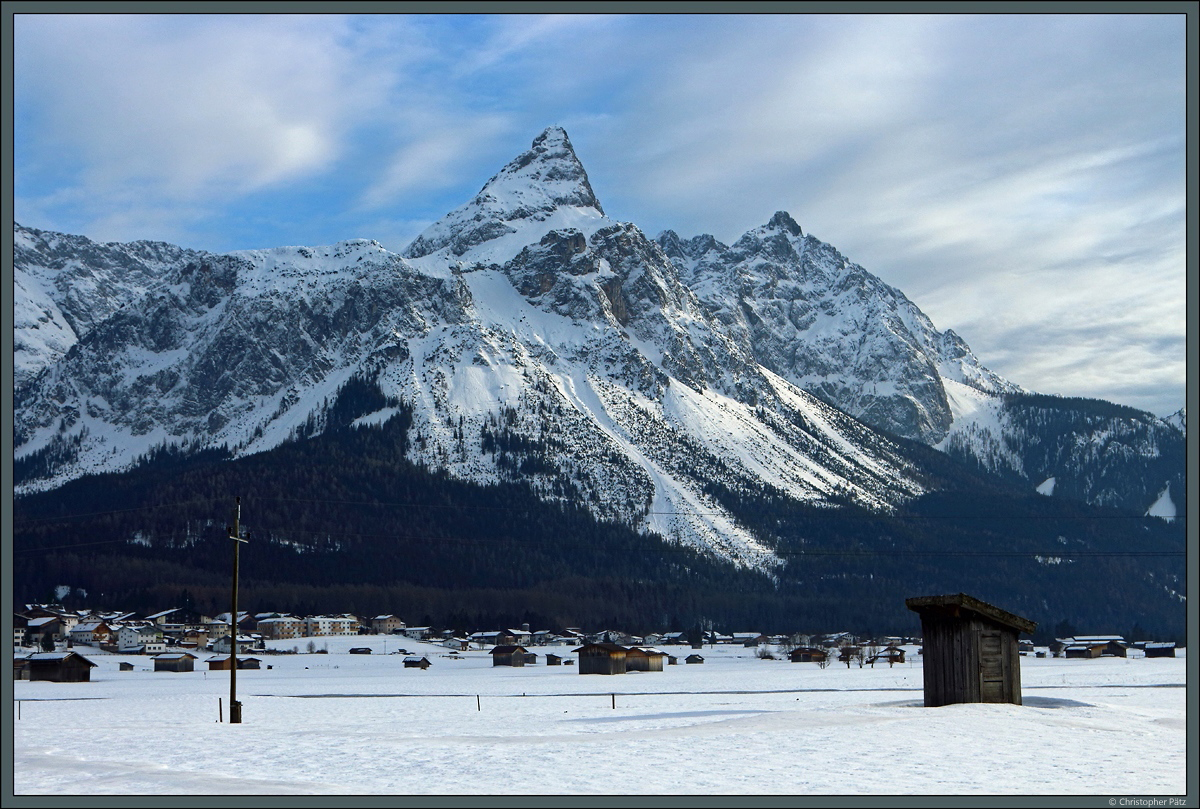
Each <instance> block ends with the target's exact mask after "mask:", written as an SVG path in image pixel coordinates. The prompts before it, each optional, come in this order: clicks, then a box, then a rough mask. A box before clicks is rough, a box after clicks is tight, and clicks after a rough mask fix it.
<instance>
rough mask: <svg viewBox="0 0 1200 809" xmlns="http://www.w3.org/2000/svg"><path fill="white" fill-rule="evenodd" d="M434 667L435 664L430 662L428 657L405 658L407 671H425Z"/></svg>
mask: <svg viewBox="0 0 1200 809" xmlns="http://www.w3.org/2000/svg"><path fill="white" fill-rule="evenodd" d="M432 665H433V664H432V663H430V662H429V658H428V657H416V656H411V657H406V658H404V668H406V669H420V670H421V671H424V670H425V669H427V668H429V667H430V666H432Z"/></svg>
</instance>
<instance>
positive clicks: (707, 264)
mask: <svg viewBox="0 0 1200 809" xmlns="http://www.w3.org/2000/svg"><path fill="white" fill-rule="evenodd" d="M658 241H659V243H660V244H661V245H662V246H663V249H664V250H665V251H666V252H667V254H668V255H670V256H671V257H672V259H674V261H675V262H676V263H677V265H678V266H679V267H680V270H681V272H682V273H683V274H684V277H685V278H686V280H687V284H688V286H690V287H691V288H692V289H693V290H695V292H696V294H697V295H698V296H699V298H700V300H701V301H702V303H703V305H704V308H705V310H706V311H707V312H708V313H709V314H710V315H711V316H713V317H715V318H716V319H718V320H719V321H720V322H721V323H722V324H723V325H724V326H725V327H726V329H728V331H729V332H730V334H731V335H732V336H733V338H734V339H735V340H736V341H737V342H738V344H739V345H740V346H741V347H743V348H744V349H745V350H746V351H747V352H748V353H749V354H750V355H752V356H753V357H754V359H755V360H756V361H757V362H759V363H761V364H762V365H763V366H764V367H766V368H770V369H771V370H772V371H775V372H776V373H778V374H780V375H781V376H783V377H785V378H786V379H788V380H789V381H790V382H792V383H793V384H795V385H798V386H799V387H801V388H803V389H805V390H807V391H810V392H811V393H814V394H815V395H817V396H819V397H820V398H821V399H823V400H825V401H827V402H829V403H831V404H833V405H835V406H837V407H838V408H840V409H842V410H844V411H845V412H847V413H849V414H851V415H852V416H854V417H856V418H858V419H861V420H862V421H864V422H866V423H867V424H870V425H872V426H874V427H879V428H881V429H885V430H888V431H889V432H892V433H895V434H897V435H902V436H905V437H907V438H913V439H916V440H919V441H922V442H924V443H928V444H934V443H937V442H938V441H941V440H942V439H943V438H945V436H946V434H947V433H948V431H949V430H950V427H951V423H952V422H953V415H952V412H951V407H950V402H949V400H948V398H947V395H946V391H945V388H944V385H943V380H951V381H954V382H957V383H959V384H963V385H968V386H970V387H972V388H975V389H977V390H980V391H983V392H985V393H989V394H1002V393H1016V392H1019V391H1021V388H1020V387H1019V386H1017V385H1015V384H1013V383H1011V382H1009V381H1007V380H1005V379H1003V378H1002V377H1000V376H999V375H997V374H995V373H993V372H991V371H989V370H988V369H987V368H984V367H983V366H982V365H981V364H980V362H979V360H978V359H976V358H975V356H974V355H973V354H972V353H971V349H970V348H968V347H967V344H966V343H964V342H963V341H962V339H961V338H959V336H958V335H957V334H955V333H954V332H953V331H949V330H948V331H946V332H939V331H937V330H936V329H935V328H934V327H933V323H931V322H930V320H929V318H928V317H926V316H925V314H924V313H923V312H921V310H920V309H918V308H917V306H916V305H915V304H913V303H912V302H911V301H909V300H908V298H906V297H904V294H903V293H901V292H900V291H899V290H898V289H895V288H893V287H890V286H888V285H887V284H885V283H883V281H881V280H879V279H878V278H877V277H875V276H874V275H871V274H870V273H869V272H867V271H866V270H864V269H863V268H862V267H860V266H859V265H857V264H854V263H852V262H850V261H849V260H847V259H846V258H845V257H844V256H843V255H842V254H841V253H839V252H838V251H837V250H836V249H834V248H833V247H832V246H830V245H828V244H826V243H824V242H822V241H820V240H818V239H816V238H814V237H813V236H812V235H811V234H809V235H805V234H804V233H803V232H802V230H801V228H800V226H799V225H798V224H796V222H795V220H793V219H792V217H791V216H789V215H788V214H787V213H786V212H784V211H780V212H778V213H776V214H775V215H774V216H773V217H772V218H771V220H770V221H769V222H768V223H767V224H765V225H763V226H762V227H759V228H755V229H754V230H751V231H750V232H749V233H747V234H745V235H744V236H742V237H741V238H740V239H738V240H737V242H735V243H734V244H733V246H732V247H726V246H725V245H723V244H721V243H720V242H718V241H717V240H716V239H714V238H713V237H712V236H709V235H702V236H697V237H694V238H692V239H688V240H683V239H681V238H679V236H678V235H676V234H675V233H674V232H673V231H666V232H664V233H662V234H660V235H659V237H658Z"/></svg>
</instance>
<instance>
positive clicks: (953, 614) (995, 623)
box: [904, 593, 1037, 708]
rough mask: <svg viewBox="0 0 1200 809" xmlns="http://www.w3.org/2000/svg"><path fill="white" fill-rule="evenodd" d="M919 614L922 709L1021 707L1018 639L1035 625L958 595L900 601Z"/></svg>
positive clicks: (986, 604) (1031, 630)
mask: <svg viewBox="0 0 1200 809" xmlns="http://www.w3.org/2000/svg"><path fill="white" fill-rule="evenodd" d="M904 603H905V604H906V605H907V606H908V608H909V609H910V610H913V611H914V612H916V613H918V614H919V615H920V616H921V631H922V634H923V635H924V650H925V653H924V654H923V655H922V659H923V664H922V665H923V670H924V679H925V706H926V707H929V708H932V707H936V706H939V705H952V704H955V703H960V702H1007V703H1012V704H1014V705H1020V704H1021V657H1020V655H1019V654H1018V651H1017V636H1018V635H1019V634H1020V633H1021V632H1033V630H1034V629H1036V628H1037V624H1036V623H1035V622H1033V621H1030V620H1028V619H1027V618H1022V617H1020V616H1018V615H1014V614H1012V613H1011V612H1007V611H1006V610H1002V609H1000V608H999V607H996V606H993V605H992V604H988V603H986V602H983V601H980V600H979V599H977V598H974V597H972V596H969V595H967V594H966V593H958V594H956V595H945V596H921V597H918V598H909V599H907V600H905V602H904Z"/></svg>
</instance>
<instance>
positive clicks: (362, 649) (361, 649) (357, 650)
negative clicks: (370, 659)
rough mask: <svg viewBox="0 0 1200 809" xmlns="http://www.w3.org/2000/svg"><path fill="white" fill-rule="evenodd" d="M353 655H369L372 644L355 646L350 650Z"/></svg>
mask: <svg viewBox="0 0 1200 809" xmlns="http://www.w3.org/2000/svg"><path fill="white" fill-rule="evenodd" d="M349 653H350V654H352V655H369V654H370V653H371V647H370V646H355V647H354V648H353V649H351V650H350V652H349Z"/></svg>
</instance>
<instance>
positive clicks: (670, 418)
mask: <svg viewBox="0 0 1200 809" xmlns="http://www.w3.org/2000/svg"><path fill="white" fill-rule="evenodd" d="M14 227H15V229H16V231H17V233H18V243H19V245H22V250H23V252H20V253H19V265H18V271H19V272H18V276H19V279H20V280H21V281H23V282H24V285H23V286H21V285H20V284H19V285H18V293H19V295H23V296H24V297H23V298H20V300H19V305H18V312H19V314H20V315H21V316H22V317H19V318H18V338H19V339H18V355H19V359H20V362H19V363H18V364H19V365H20V366H21V367H22V369H23V370H22V375H21V377H20V380H19V382H18V391H17V396H16V405H17V406H16V408H15V409H16V411H17V427H16V436H15V438H16V442H15V443H16V456H17V458H18V459H19V460H20V459H29V458H31V457H33V456H35V455H38V454H39V453H40V454H41V455H40V456H39V457H40V458H41V459H43V460H44V461H45V462H44V463H43V464H42V468H44V470H45V471H46V472H47V474H45V475H42V476H41V477H34V478H29V479H26V480H24V481H21V486H22V487H23V488H22V489H21V491H32V490H35V489H38V488H49V487H53V486H55V485H58V484H59V483H61V482H62V481H65V480H67V479H70V478H71V477H73V476H77V475H79V474H85V473H94V472H99V471H111V470H116V469H121V468H128V467H129V465H131V464H133V463H135V462H136V461H137V459H138V458H140V457H144V456H145V455H147V454H148V453H150V452H152V451H156V450H158V449H161V448H163V447H168V446H172V445H176V446H181V447H207V448H219V447H226V448H228V450H229V451H230V452H231V453H232V454H234V455H245V454H250V453H254V452H259V451H263V450H266V449H269V448H270V447H273V446H278V445H279V443H280V442H282V441H286V440H289V439H291V438H294V437H296V436H297V435H298V434H299V433H300V432H303V431H305V430H308V429H312V428H311V426H308V425H312V424H315V423H317V422H319V421H320V418H321V412H322V408H323V407H324V406H325V405H323V404H322V403H323V402H328V401H329V400H332V399H334V398H336V395H337V393H338V391H339V390H340V389H341V387H342V386H343V385H345V384H346V383H347V381H348V380H350V379H351V378H352V377H355V376H356V375H365V376H366V377H367V378H370V379H373V380H376V381H377V382H378V383H379V384H380V386H381V390H383V392H384V394H385V395H386V396H387V397H391V398H394V399H402V400H404V401H406V402H408V403H410V404H411V405H412V406H413V407H414V408H415V413H416V415H415V417H414V425H415V433H414V434H415V436H416V440H415V441H414V442H413V449H412V453H413V457H414V459H416V460H418V461H419V462H421V463H424V464H427V465H429V466H430V467H431V468H445V469H448V470H451V471H452V472H454V473H455V474H459V475H462V476H465V477H466V478H467V479H472V480H480V481H491V480H500V479H503V478H504V476H505V475H508V474H509V472H507V471H505V470H503V469H501V468H499V467H497V466H496V461H495V458H489V457H485V456H487V453H486V452H483V443H484V437H485V435H486V434H487V432H488V430H489V429H492V428H493V427H497V426H498V425H496V424H495V423H494V421H495V420H497V419H499V418H500V417H501V415H502V414H506V413H510V412H511V413H513V414H514V415H513V416H512V417H511V423H509V424H506V425H505V426H506V429H508V430H509V432H510V433H512V434H515V435H520V436H522V437H523V438H522V440H526V441H539V442H541V443H542V444H543V445H545V446H551V444H550V443H547V439H546V438H545V436H547V435H549V436H551V440H552V441H558V443H559V445H560V446H556V447H553V449H554V458H555V460H554V461H553V464H552V465H553V466H555V470H556V471H555V472H554V474H548V475H543V476H542V478H544V479H539V478H538V476H537V475H536V474H535V475H532V476H531V480H532V482H533V485H534V486H535V488H538V487H541V490H543V491H544V492H545V493H546V496H548V497H553V496H564V495H562V494H561V492H562V491H563V490H564V486H565V485H566V484H564V483H563V479H564V478H566V479H569V480H571V481H572V483H571V486H572V487H574V489H573V492H572V494H571V496H579V497H583V498H585V499H591V500H592V501H593V502H594V503H595V504H596V505H595V506H594V508H595V511H596V513H597V515H598V516H604V517H606V518H620V519H624V520H627V521H629V522H630V523H631V524H634V525H641V526H642V527H643V529H644V530H654V531H656V532H665V533H666V535H674V536H676V537H677V538H681V537H690V540H689V541H694V542H696V543H698V544H699V545H701V546H706V547H715V546H717V545H720V544H721V543H725V544H726V545H728V544H729V543H728V542H727V541H726V538H728V537H734V538H735V540H736V541H734V542H733V545H735V546H737V548H736V550H734V549H731V548H732V547H733V546H730V548H726V550H725V551H722V552H723V553H727V554H732V555H733V556H738V555H739V554H740V555H741V556H740V557H739V558H743V557H744V560H758V562H760V563H762V564H764V565H767V566H768V567H769V566H770V565H771V564H773V563H772V562H770V561H769V559H770V553H769V550H768V549H765V548H763V547H760V546H759V545H757V544H756V542H755V541H753V540H752V538H751V537H749V535H748V534H747V533H746V531H745V530H744V529H743V528H740V527H739V526H737V525H736V520H731V518H730V516H729V515H728V514H725V515H720V516H719V517H714V518H713V519H712V520H709V521H708V522H707V523H706V522H705V521H703V520H701V521H698V522H697V521H692V524H689V525H686V526H679V525H670V524H667V522H668V521H663V520H656V519H650V518H649V517H648V513H649V512H650V511H657V510H661V509H656V508H652V507H653V506H655V504H656V503H657V504H658V505H663V504H664V503H676V504H677V505H680V506H684V507H686V508H684V509H683V510H686V511H688V512H697V513H698V512H702V511H704V510H705V508H709V507H710V506H711V505H712V503H711V502H710V499H706V497H707V496H706V495H704V494H703V492H704V488H705V486H706V485H708V483H709V482H714V481H716V480H718V479H720V480H724V481H725V483H723V484H722V485H727V484H731V483H732V485H734V486H735V488H738V487H740V488H743V489H744V488H746V487H750V486H752V485H754V484H753V483H752V481H756V480H759V481H770V482H771V483H772V484H773V485H775V484H781V485H782V486H783V488H784V490H786V491H789V492H790V493H791V496H793V497H796V498H798V499H801V500H813V499H814V498H815V500H816V501H820V500H822V499H829V498H832V497H833V496H834V493H835V492H836V493H837V496H838V497H842V496H844V495H845V493H847V492H849V493H850V494H851V495H852V496H853V499H856V500H857V501H859V502H862V503H864V504H869V505H871V506H872V507H874V508H883V509H887V508H894V507H895V506H896V505H898V504H899V503H901V502H903V501H904V500H906V499H907V498H911V497H913V496H915V495H916V494H918V493H919V492H920V491H922V488H921V485H920V484H919V483H918V482H917V478H916V477H914V473H913V470H912V468H911V464H910V463H908V462H906V461H904V460H903V458H902V453H899V452H898V451H897V450H896V449H895V448H894V447H893V446H891V444H890V443H889V440H888V439H887V438H886V435H881V434H880V433H878V432H872V431H871V430H869V429H867V428H866V427H864V426H862V425H860V424H859V422H862V423H864V424H867V425H870V426H872V427H874V428H875V429H876V430H882V431H884V433H885V434H886V433H892V434H897V435H900V436H904V437H908V438H917V439H919V440H922V441H923V442H924V443H927V444H931V445H938V446H943V447H947V446H950V445H951V444H954V446H956V447H957V451H958V452H959V455H960V456H963V457H970V458H974V459H975V460H976V461H978V462H979V463H980V465H981V468H984V469H988V468H992V469H993V471H994V470H995V469H997V468H1000V466H1001V465H1000V464H998V463H996V462H994V461H988V460H986V457H987V454H986V451H985V450H981V449H979V447H978V446H976V445H975V444H972V442H970V441H967V440H965V439H963V438H961V436H960V438H959V439H957V443H955V441H956V439H955V436H956V435H958V434H959V433H961V432H962V431H963V430H964V429H975V430H976V432H978V429H976V428H977V426H978V421H977V420H976V421H972V420H971V419H970V418H968V416H969V415H970V413H972V412H982V411H983V410H986V409H987V407H991V406H992V405H993V404H995V403H996V402H999V403H1000V404H1001V405H1002V404H1003V402H1004V399H1003V397H1004V396H1005V395H1011V394H1018V393H1028V392H1027V391H1024V389H1023V388H1020V387H1019V386H1017V385H1015V384H1013V383H1010V382H1008V381H1007V380H1004V379H1003V378H1001V377H999V376H998V375H996V374H994V373H992V372H991V371H989V370H988V369H986V368H985V367H984V366H982V364H980V363H979V361H978V359H976V358H975V357H974V355H973V354H972V353H971V351H970V349H969V347H968V346H967V345H966V343H965V342H964V341H962V340H961V338H959V337H958V335H956V334H954V332H952V331H950V330H947V331H945V332H938V331H937V330H936V329H935V328H934V327H933V325H932V323H931V322H930V321H929V319H928V318H927V317H925V316H924V314H923V313H921V312H920V310H919V309H918V308H917V307H916V306H915V305H914V304H912V303H911V302H910V301H908V299H907V298H905V297H904V296H903V294H902V293H901V292H900V291H899V290H895V289H894V288H892V287H889V286H887V285H886V284H884V283H883V282H882V281H880V280H879V279H877V278H876V277H875V276H873V275H871V274H870V273H868V272H867V271H866V270H864V269H863V268H862V267H860V266H859V265H856V264H853V263H852V262H850V261H849V260H848V259H846V258H845V257H844V256H842V255H841V254H840V253H839V252H837V251H836V249H835V248H833V247H832V246H830V245H827V244H825V243H823V242H820V241H819V240H817V239H815V238H814V237H813V236H812V235H811V234H805V233H804V232H803V231H802V229H801V227H800V225H799V224H798V223H796V222H795V221H794V220H793V219H792V218H791V216H790V215H788V214H787V213H786V212H782V211H781V212H777V213H776V214H775V215H774V216H772V217H771V218H770V220H769V221H768V222H767V223H766V224H765V225H763V226H760V227H759V228H755V229H752V230H751V231H749V232H748V233H747V234H745V235H743V236H742V237H741V238H740V239H739V240H737V241H736V242H735V243H734V245H732V246H725V245H723V244H721V243H720V242H718V241H717V240H716V239H714V238H712V237H711V236H707V235H702V236H697V237H693V238H691V239H687V240H684V239H682V238H680V237H679V236H678V235H677V234H674V233H673V232H671V231H666V232H664V233H663V234H660V235H659V237H658V238H656V239H654V240H651V239H648V238H647V237H646V236H645V234H643V233H642V232H641V231H640V230H639V229H638V228H637V227H636V225H633V224H631V223H621V222H616V221H614V220H612V219H609V218H608V217H607V216H606V215H605V214H604V211H603V208H602V207H601V205H600V202H599V200H597V199H596V197H595V194H594V192H593V190H592V188H591V185H590V181H589V180H588V177H587V173H586V170H585V169H584V168H583V165H582V162H580V161H579V159H578V157H577V155H576V154H575V152H574V148H573V146H572V145H571V143H570V140H569V138H568V137H567V134H566V132H565V131H564V130H562V129H561V128H558V127H551V128H549V129H547V130H546V131H544V132H543V133H542V134H541V135H539V136H538V138H536V139H535V140H534V141H533V144H532V146H531V148H530V149H529V150H527V151H526V152H523V153H522V154H521V155H519V156H518V157H517V158H515V159H514V160H513V161H510V163H508V164H507V165H506V166H505V167H504V168H503V169H502V170H501V171H500V172H498V173H497V174H496V175H495V176H494V177H492V178H491V179H490V180H489V181H488V182H487V183H485V184H484V186H483V188H482V189H481V190H480V192H479V193H478V194H477V195H476V196H475V197H473V198H472V199H471V200H469V201H468V202H467V203H465V204H464V205H462V206H460V207H459V208H457V209H455V210H453V211H451V212H449V213H448V214H447V215H446V216H445V217H443V218H442V219H441V220H439V221H438V222H436V223H434V224H433V225H431V226H430V227H429V228H427V229H426V231H425V232H423V233H422V234H421V235H420V236H418V238H417V239H416V240H414V242H413V243H412V244H411V245H410V246H409V247H408V248H407V249H405V250H404V251H402V252H401V253H400V254H394V253H391V252H389V251H387V250H385V249H384V248H382V246H380V245H379V244H378V243H377V242H373V241H369V240H362V239H358V240H349V241H345V242H339V243H337V244H335V245H330V246H326V247H313V248H310V247H292V248H274V249H271V250H252V251H235V252H232V253H227V254H222V255H215V254H208V253H203V252H202V251H187V250H184V249H183V248H176V247H173V246H170V245H159V244H156V243H148V242H135V243H132V244H131V245H124V246H122V245H102V246H96V245H94V243H91V242H90V241H88V240H86V239H84V238H83V237H68V236H61V235H58V234H46V233H45V232H42V231H36V230H34V229H30V228H22V227H21V226H20V225H16V224H15V223H14ZM80 240H82V241H80ZM94 256H100V258H99V259H96V258H94ZM89 262H91V263H95V264H97V266H96V267H95V268H94V269H90V267H91V264H90V263H89ZM85 281H86V282H88V283H83V282H85ZM89 284H90V288H94V289H96V290H97V293H96V294H95V295H94V296H93V299H79V298H78V295H76V297H75V298H74V299H72V298H70V297H69V295H68V292H67V291H64V290H68V291H69V290H71V289H74V288H75V287H77V286H83V287H88V286H89ZM73 302H74V306H75V309H74V310H73V309H72V308H71V306H72V303H73ZM118 302H120V304H121V305H118ZM51 304H52V305H51ZM55 307H57V309H55ZM76 310H78V312H77V313H76ZM68 312H72V314H71V315H70V316H68ZM87 312H94V313H95V314H94V317H93V320H92V321H88V320H87V319H86V317H85V315H86V313H87ZM22 318H23V319H22ZM41 318H46V319H45V320H41ZM22 323H23V324H25V325H24V326H23V327H22V326H21V325H20V324H22ZM72 323H75V324H77V326H78V328H75V327H72V325H71V324H72ZM79 324H83V325H79ZM43 331H44V332H48V333H51V332H55V333H56V335H52V336H55V339H50V338H46V339H42V340H41V341H40V342H39V341H38V340H36V339H32V338H29V337H28V335H30V334H32V333H34V332H43ZM72 339H73V341H72ZM847 369H849V370H847ZM681 386H682V387H681ZM948 389H951V390H952V392H953V394H954V395H948V393H947V390H948ZM689 391H690V392H689ZM972 391H974V393H972ZM976 394H978V396H977V395H976ZM813 396H815V397H816V398H813ZM980 396H984V397H987V399H986V401H985V400H983V399H980V398H979V397H980ZM972 397H974V398H972ZM984 405H987V407H985V406H984ZM830 406H832V407H830ZM956 407H957V408H958V409H957V411H956V409H955V408H956ZM971 408H974V410H971ZM843 412H844V413H848V414H849V415H850V416H853V417H854V418H850V417H847V416H844V415H842V414H843ZM547 413H552V414H554V419H560V420H561V421H560V422H555V421H554V419H552V418H549V417H548V416H547V415H546V414H547ZM572 414H574V415H572ZM386 416H387V413H386V412H385V411H381V413H380V414H379V415H378V416H376V418H377V419H378V418H385V417H386ZM504 418H505V419H509V418H510V417H508V416H504ZM314 419H316V421H314ZM855 419H857V420H858V421H855ZM468 420H469V423H468ZM456 421H457V422H458V423H455V422H456ZM956 424H957V425H958V432H957V433H956V431H955V425H956ZM964 425H966V426H965V427H964ZM972 425H974V426H972ZM468 434H469V438H468ZM563 435H570V436H571V438H572V441H573V442H574V443H575V444H576V446H574V447H572V446H568V444H569V443H571V442H565V441H562V440H561V436H563ZM993 438H994V441H999V442H1000V443H1003V437H1000V438H995V437H993ZM991 440H993V439H989V441H991ZM985 443H986V442H985ZM1022 452H1026V454H1027V450H1023V451H1022ZM1018 454H1020V453H1018ZM689 459H700V460H699V461H692V460H689ZM980 459H985V460H980ZM1010 461H1011V462H1006V463H1007V466H1006V467H1005V468H1006V469H1007V470H1008V471H1009V472H1011V473H1012V474H1015V475H1017V476H1018V477H1020V476H1022V475H1024V476H1026V477H1028V476H1029V475H1037V474H1041V473H1042V472H1041V471H1036V472H1030V471H1029V469H1027V468H1026V467H1028V466H1029V464H1026V463H1024V462H1023V461H1019V460H1012V459H1010ZM989 463H990V467H989ZM26 466H29V467H30V468H32V466H31V465H30V464H26ZM701 467H703V469H701ZM697 469H700V471H696V470H697ZM639 470H640V471H639ZM1068 473H1069V472H1067V471H1064V473H1063V474H1064V475H1065V474H1068ZM1080 474H1086V472H1083V473H1080ZM918 477H919V476H918ZM1038 483H1039V481H1030V488H1031V489H1032V488H1033V487H1034V486H1036V485H1037V484H1038ZM1143 488H1145V486H1143ZM1150 488H1154V489H1155V494H1154V496H1157V493H1158V492H1159V491H1161V488H1162V484H1161V483H1159V482H1157V481H1155V482H1154V483H1153V486H1151V487H1150ZM1068 490H1070V487H1063V489H1062V490H1061V491H1068ZM553 492H560V493H559V494H553ZM609 493H612V494H613V496H612V497H611V498H610V497H608V494H609ZM1084 496H1085V497H1086V494H1085V495H1084ZM1137 496H1139V497H1142V498H1143V499H1145V498H1146V497H1149V496H1150V494H1149V493H1148V492H1147V493H1144V494H1140V495H1137ZM1110 501H1111V497H1110V498H1109V501H1106V502H1107V503H1108V504H1110V505H1112V504H1116V503H1112V502H1110ZM1148 505H1149V501H1148V502H1147V503H1146V504H1145V505H1142V506H1139V507H1138V508H1141V509H1144V508H1146V506H1148ZM710 510H711V511H712V512H713V513H717V512H719V511H720V509H715V508H712V509H710Z"/></svg>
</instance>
